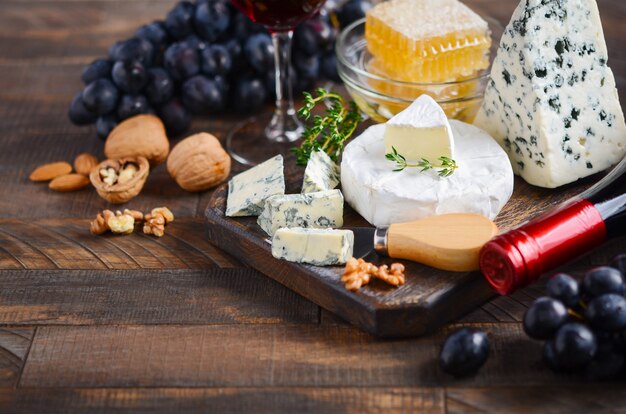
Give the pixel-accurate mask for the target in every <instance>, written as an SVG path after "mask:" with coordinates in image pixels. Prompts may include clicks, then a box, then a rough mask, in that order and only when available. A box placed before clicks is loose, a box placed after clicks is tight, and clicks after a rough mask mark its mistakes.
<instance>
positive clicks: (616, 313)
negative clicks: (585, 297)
mask: <svg viewBox="0 0 626 414" xmlns="http://www.w3.org/2000/svg"><path fill="white" fill-rule="evenodd" d="M585 317H586V318H587V320H588V321H589V323H590V324H591V326H593V327H594V328H596V329H601V330H604V331H621V330H623V329H625V328H626V299H624V296H620V295H616V294H615V293H607V294H605V295H601V296H597V297H595V298H593V299H592V300H591V301H590V302H589V305H588V306H587V309H586V310H585Z"/></svg>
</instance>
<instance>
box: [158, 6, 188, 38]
mask: <svg viewBox="0 0 626 414" xmlns="http://www.w3.org/2000/svg"><path fill="white" fill-rule="evenodd" d="M194 13H195V6H194V4H193V3H191V2H189V1H181V2H179V3H178V4H176V6H174V8H173V9H172V10H170V12H169V13H168V14H167V16H166V17H165V22H164V25H165V28H166V29H167V32H168V34H169V35H170V36H171V37H172V38H174V39H183V38H184V37H187V36H189V35H190V34H192V33H193V15H194Z"/></svg>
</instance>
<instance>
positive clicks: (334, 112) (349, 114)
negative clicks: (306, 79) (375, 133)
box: [292, 88, 363, 166]
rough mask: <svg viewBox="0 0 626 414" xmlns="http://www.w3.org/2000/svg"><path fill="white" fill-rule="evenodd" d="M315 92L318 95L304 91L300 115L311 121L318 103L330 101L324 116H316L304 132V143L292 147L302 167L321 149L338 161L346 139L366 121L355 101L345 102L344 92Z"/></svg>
mask: <svg viewBox="0 0 626 414" xmlns="http://www.w3.org/2000/svg"><path fill="white" fill-rule="evenodd" d="M315 92H316V94H317V96H315V97H314V96H313V95H311V94H310V93H308V92H304V106H303V107H302V108H300V110H299V111H298V116H300V117H301V118H303V119H304V120H308V119H309V118H310V117H311V111H312V110H313V108H315V106H316V105H317V104H318V103H319V102H323V101H327V102H328V103H329V106H328V108H327V109H326V113H325V114H324V116H319V115H316V116H314V117H313V126H311V127H309V128H307V129H305V130H304V132H303V133H302V144H301V145H300V146H299V147H296V148H292V152H293V153H294V154H295V155H296V162H297V164H298V165H302V166H305V165H306V164H307V162H308V160H309V158H310V157H311V153H313V152H314V151H318V150H323V151H326V153H327V154H328V155H329V156H330V158H331V159H332V160H334V161H338V160H339V155H341V153H342V151H343V148H344V146H345V143H346V141H347V140H348V138H350V137H351V136H352V134H353V133H354V131H355V130H356V128H357V126H358V125H359V123H360V122H361V121H363V117H362V116H361V113H360V112H359V110H358V108H357V106H356V104H355V103H354V102H352V101H350V102H348V103H347V104H346V102H345V101H344V99H343V97H342V96H341V95H339V94H338V93H335V92H330V91H327V90H326V89H323V88H318V89H317V90H316V91H315Z"/></svg>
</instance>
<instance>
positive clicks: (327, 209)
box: [257, 190, 343, 236]
mask: <svg viewBox="0 0 626 414" xmlns="http://www.w3.org/2000/svg"><path fill="white" fill-rule="evenodd" d="M257 223H258V224H259V226H261V228H262V229H263V230H265V232H266V233H267V234H269V235H270V236H272V235H273V234H274V232H276V230H278V229H279V228H281V227H301V228H317V229H323V228H336V227H341V226H343V195H342V194H341V191H339V190H329V191H320V192H317V193H308V194H287V195H277V196H273V197H270V198H268V199H267V200H266V201H265V208H264V209H263V212H262V213H261V215H260V216H259V219H258V220H257Z"/></svg>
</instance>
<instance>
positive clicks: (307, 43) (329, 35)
mask: <svg viewBox="0 0 626 414" xmlns="http://www.w3.org/2000/svg"><path fill="white" fill-rule="evenodd" d="M336 37H337V31H336V30H335V29H334V28H333V26H332V24H331V23H330V21H329V20H328V17H327V16H325V15H318V16H316V17H313V18H311V19H309V20H307V21H305V22H303V23H302V24H300V25H299V26H298V27H296V30H295V31H294V46H295V47H294V50H297V51H298V52H300V53H303V54H306V55H308V56H317V55H318V54H320V53H322V52H325V51H328V50H330V49H332V46H333V45H334V43H335V38H336Z"/></svg>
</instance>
